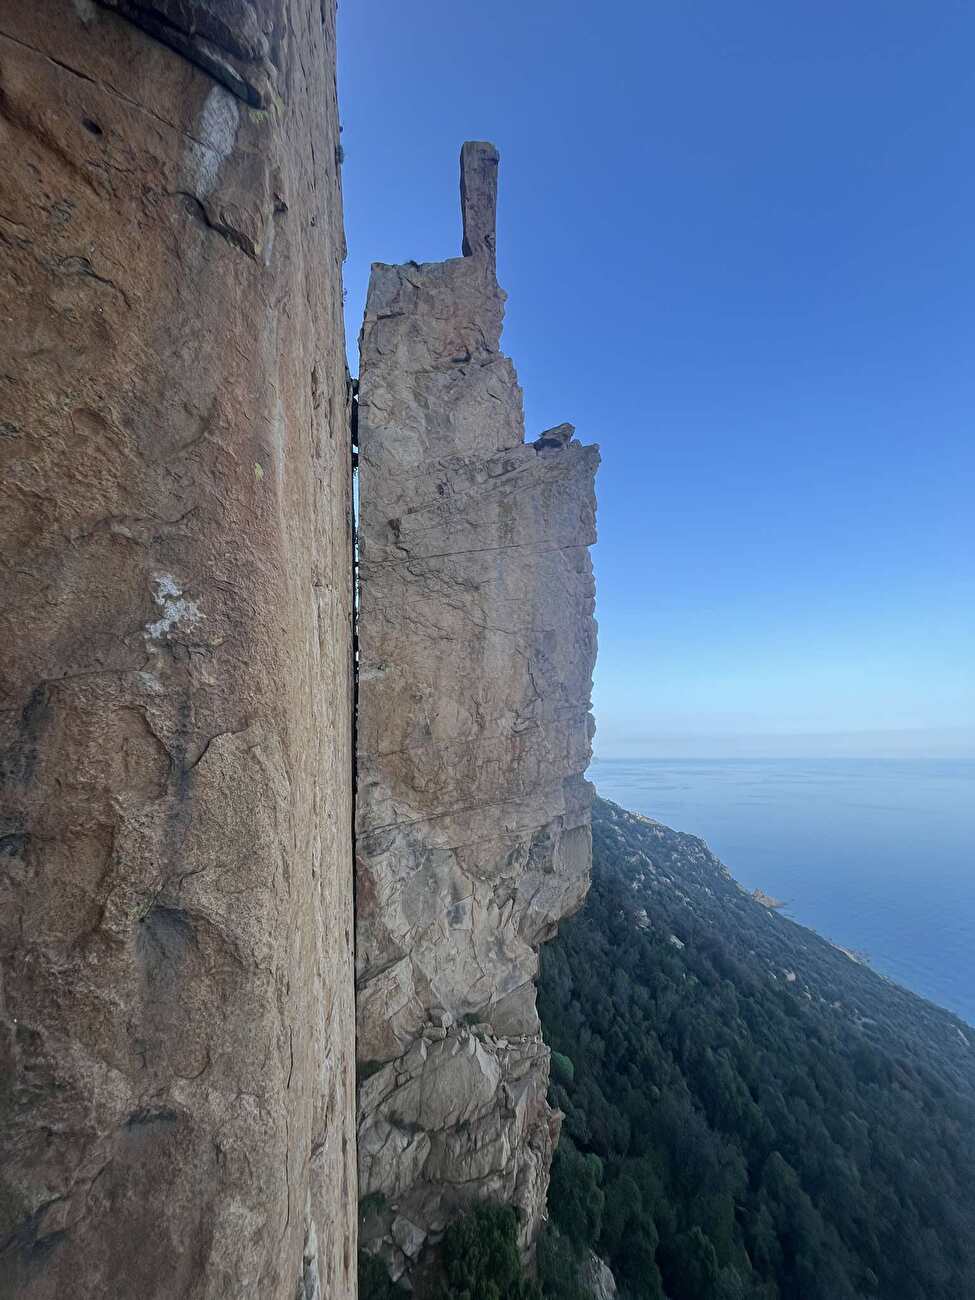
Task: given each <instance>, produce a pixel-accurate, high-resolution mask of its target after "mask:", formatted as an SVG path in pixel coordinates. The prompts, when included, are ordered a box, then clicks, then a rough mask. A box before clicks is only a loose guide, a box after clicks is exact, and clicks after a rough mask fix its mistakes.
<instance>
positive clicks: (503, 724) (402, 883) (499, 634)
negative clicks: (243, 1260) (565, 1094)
mask: <svg viewBox="0 0 975 1300" xmlns="http://www.w3.org/2000/svg"><path fill="white" fill-rule="evenodd" d="M497 176H498V154H497V152H496V150H495V149H494V147H493V146H492V145H490V144H485V143H480V142H472V143H468V144H465V145H464V148H463V150H462V153H461V206H462V212H463V256H462V257H459V258H453V259H451V260H449V261H446V262H436V263H431V264H425V265H418V264H417V263H413V262H411V263H407V264H406V265H403V266H387V265H383V264H377V265H374V267H373V270H372V277H371V282H370V286H369V295H368V301H367V306H366V316H365V323H364V325H363V330H362V341H361V369H360V387H359V415H358V430H359V435H358V436H359V466H360V499H361V515H360V531H359V563H360V570H359V572H360V613H359V705H358V730H357V736H358V741H357V746H358V748H357V759H358V790H357V816H356V828H357V868H356V882H357V895H356V916H357V930H356V932H357V951H356V965H357V989H358V992H357V998H358V1004H357V1005H358V1058H359V1071H360V1088H359V1177H360V1194H361V1195H362V1196H363V1197H364V1198H366V1199H365V1202H364V1207H365V1215H364V1220H363V1225H362V1229H361V1231H362V1234H363V1239H364V1244H365V1245H366V1247H367V1248H368V1249H370V1250H372V1251H374V1252H377V1253H380V1254H381V1255H382V1256H383V1257H384V1258H385V1259H386V1261H387V1263H388V1264H389V1266H390V1269H391V1272H392V1273H393V1275H394V1276H400V1275H402V1274H403V1273H404V1272H406V1273H408V1274H409V1273H410V1272H412V1270H413V1269H414V1267H415V1265H416V1263H417V1261H418V1259H419V1258H420V1256H421V1253H422V1251H423V1247H424V1245H425V1243H426V1242H427V1241H436V1240H437V1237H438V1234H439V1233H440V1232H441V1231H442V1229H443V1228H444V1226H445V1224H446V1223H447V1222H448V1221H449V1219H450V1218H451V1217H453V1216H454V1215H456V1213H457V1212H458V1211H459V1210H460V1209H461V1208H463V1207H464V1206H465V1205H467V1204H469V1203H470V1202H472V1201H475V1200H481V1199H486V1198H492V1199H496V1200H500V1201H503V1202H507V1203H511V1204H514V1205H515V1206H516V1207H518V1209H519V1211H520V1214H521V1236H522V1243H523V1245H524V1246H525V1247H528V1246H530V1244H531V1241H532V1240H533V1237H534V1235H535V1232H536V1230H537V1228H538V1225H539V1222H540V1219H541V1216H542V1213H543V1211H544V1201H545V1193H546V1189H547V1185H548V1175H549V1166H550V1163H551V1157H552V1151H553V1147H554V1144H555V1141H556V1139H557V1135H558V1123H559V1117H558V1115H557V1114H556V1113H554V1112H553V1111H552V1110H551V1109H550V1108H549V1106H548V1104H547V1102H546V1100H545V1094H546V1087H547V1084H548V1074H549V1053H548V1049H547V1048H546V1047H545V1045H544V1044H543V1043H542V1041H541V1038H540V1033H539V1022H538V1016H537V1014H536V1010H535V987H534V982H533V981H534V977H535V974H536V971H537V965H538V956H537V953H538V947H539V945H540V944H541V943H542V942H543V941H544V940H545V939H547V938H549V937H550V936H551V935H552V934H553V933H554V930H555V927H556V926H557V924H558V921H559V919H560V918H562V917H564V916H567V915H569V914H570V913H571V912H572V911H574V910H575V909H576V908H577V907H578V906H579V905H580V903H581V902H582V900H583V898H584V896H585V893H586V890H587V887H588V883H589V874H590V866H591V834H590V800H591V788H590V786H589V785H588V784H587V782H586V781H585V779H584V776H583V773H584V772H585V770H586V767H587V766H588V763H589V758H590V742H591V735H592V721H591V717H590V712H589V708H590V691H591V684H592V669H593V663H594V658H595V650H596V628H595V622H594V620H593V594H594V593H593V579H592V569H591V565H590V559H589V552H588V547H589V545H590V544H591V543H592V542H593V541H594V540H595V499H594V491H593V482H594V475H595V471H596V466H597V464H598V452H597V449H596V448H595V447H592V446H581V445H580V444H579V443H578V442H576V441H575V440H574V438H573V436H572V435H573V429H572V426H571V425H568V424H563V425H559V426H558V427H557V428H554V429H550V430H548V431H546V432H545V433H543V434H542V435H541V436H540V437H539V438H537V439H536V440H535V441H534V442H530V443H526V442H525V435H524V420H523V415H522V400H521V390H520V389H519V387H518V382H517V378H516V376H515V372H514V368H513V366H512V364H511V362H510V361H509V360H508V358H507V357H505V356H503V355H502V354H501V352H500V351H499V341H500V334H501V321H502V314H503V304H504V294H503V293H502V292H501V290H500V289H499V287H498V283H497V279H496V274H495V206H496V195H497Z"/></svg>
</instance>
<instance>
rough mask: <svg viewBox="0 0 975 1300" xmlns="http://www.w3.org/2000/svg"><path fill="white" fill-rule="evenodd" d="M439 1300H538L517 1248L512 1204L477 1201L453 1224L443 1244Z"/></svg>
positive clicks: (535, 1288)
mask: <svg viewBox="0 0 975 1300" xmlns="http://www.w3.org/2000/svg"><path fill="white" fill-rule="evenodd" d="M440 1263H441V1267H442V1269H443V1278H444V1280H443V1282H442V1284H441V1287H440V1289H439V1291H438V1292H437V1300H540V1297H539V1292H538V1288H537V1287H536V1286H535V1284H534V1283H533V1282H531V1281H530V1280H529V1279H528V1278H527V1277H526V1276H525V1273H524V1270H523V1268H522V1265H521V1257H520V1255H519V1253H518V1220H517V1218H516V1217H515V1212H514V1210H513V1209H512V1208H511V1206H510V1205H479V1206H477V1207H476V1208H475V1209H473V1210H471V1211H470V1212H469V1213H468V1214H465V1215H464V1217H463V1218H462V1219H458V1220H457V1221H456V1222H455V1223H452V1224H451V1225H450V1227H449V1228H448V1229H447V1231H446V1232H445V1233H444V1239H443V1243H442V1245H441V1247H440Z"/></svg>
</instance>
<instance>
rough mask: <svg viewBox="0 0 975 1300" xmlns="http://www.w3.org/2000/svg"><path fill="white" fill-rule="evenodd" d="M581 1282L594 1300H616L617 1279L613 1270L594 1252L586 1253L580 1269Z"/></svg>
mask: <svg viewBox="0 0 975 1300" xmlns="http://www.w3.org/2000/svg"><path fill="white" fill-rule="evenodd" d="M580 1281H581V1282H582V1285H583V1286H584V1287H585V1288H586V1290H587V1291H588V1292H589V1294H590V1296H591V1297H592V1300H615V1297H616V1278H615V1277H614V1276H613V1270H612V1269H611V1268H610V1267H609V1265H608V1264H607V1263H606V1261H605V1260H602V1259H600V1258H599V1256H598V1255H597V1254H596V1252H595V1251H593V1250H590V1251H587V1253H586V1258H585V1260H584V1261H583V1264H582V1268H581V1269H580Z"/></svg>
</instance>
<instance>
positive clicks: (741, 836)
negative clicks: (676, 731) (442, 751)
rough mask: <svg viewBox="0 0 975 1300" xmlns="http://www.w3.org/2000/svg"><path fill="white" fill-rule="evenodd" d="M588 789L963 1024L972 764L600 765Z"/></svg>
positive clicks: (971, 917) (968, 1008) (971, 911)
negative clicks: (672, 834) (705, 852)
mask: <svg viewBox="0 0 975 1300" xmlns="http://www.w3.org/2000/svg"><path fill="white" fill-rule="evenodd" d="M589 779H590V780H591V781H593V782H594V783H595V786H596V789H597V790H598V791H599V793H600V794H601V795H604V796H605V797H606V798H607V799H612V800H614V801H615V802H616V803H619V804H622V805H623V807H624V808H629V809H631V810H632V811H633V812H639V813H643V814H644V815H646V816H648V817H654V818H656V819H657V820H658V821H661V822H664V823H665V824H666V825H668V826H672V827H673V828H674V829H675V830H681V831H690V832H691V833H692V834H694V835H699V836H701V838H702V839H704V840H706V841H707V843H708V845H709V846H710V847H711V849H712V850H713V851H714V852H715V853H716V854H717V856H718V857H719V858H720V859H721V860H722V862H724V863H725V865H726V866H727V867H728V869H729V870H730V871H731V873H732V875H733V876H735V878H736V879H737V880H739V881H740V882H741V883H742V884H743V885H745V886H747V888H748V889H754V888H756V887H760V888H761V889H763V890H765V892H766V893H767V894H771V895H772V896H773V897H774V898H779V899H783V900H784V901H785V902H786V903H787V904H788V906H787V908H786V911H787V913H788V915H789V916H791V917H792V918H793V919H794V920H796V921H800V922H802V924H803V925H809V926H812V927H813V929H815V930H818V931H819V933H820V934H822V935H824V936H825V937H826V938H827V939H831V940H832V941H833V942H834V943H838V944H840V945H841V946H842V947H844V948H852V949H856V950H857V951H858V952H861V953H864V954H865V955H866V956H867V957H868V958H869V960H870V964H871V965H872V966H873V967H874V969H875V970H878V971H880V972H881V973H882V974H884V975H887V976H889V977H890V978H891V979H894V980H896V981H897V982H898V983H899V984H903V985H905V986H906V987H907V988H910V989H913V990H914V991H915V992H916V993H920V994H922V995H923V996H924V997H926V998H930V999H931V1001H932V1002H937V1003H939V1004H940V1005H941V1006H943V1007H948V1008H949V1010H951V1011H954V1012H956V1013H957V1014H958V1015H960V1016H963V1017H964V1018H965V1019H966V1020H968V1021H969V1022H970V1023H972V1024H975V761H972V760H945V761H940V760H927V761H900V760H884V759H867V760H851V759H811V760H797V759H769V760H760V759H754V760H752V759H712V760H706V761H705V760H697V759H693V760H688V759H672V760H668V759H638V760H637V759H602V760H597V761H595V762H594V763H593V765H592V767H591V768H590V770H589Z"/></svg>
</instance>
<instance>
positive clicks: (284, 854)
mask: <svg viewBox="0 0 975 1300" xmlns="http://www.w3.org/2000/svg"><path fill="white" fill-rule="evenodd" d="M0 11H2V12H0V153H2V157H3V178H2V182H0V185H2V189H3V201H2V203H0V249H2V256H0V321H2V324H0V554H2V556H3V560H4V566H3V600H2V602H0V646H2V647H3V653H2V655H0V661H2V662H0V1297H4V1300H6V1297H8V1296H16V1297H18V1300H55V1298H56V1300H68V1298H69V1297H70V1298H71V1300H96V1297H109V1296H111V1297H118V1298H119V1300H136V1297H138V1300H177V1298H178V1300H217V1298H221V1297H225V1298H230V1297H234V1298H235V1300H236V1298H238V1297H241V1298H242V1297H260V1300H295V1296H296V1295H297V1294H298V1291H299V1288H300V1290H301V1294H302V1295H305V1296H307V1297H311V1296H313V1295H315V1294H323V1295H326V1296H328V1297H330V1300H342V1298H343V1297H351V1296H353V1295H354V1294H355V1287H356V1277H355V1233H356V1216H355V1201H356V1193H355V1127H354V1123H355V1116H354V1094H355V1073H354V1050H353V1049H354V984H353V965H352V941H353V928H352V927H353V920H352V883H353V877H352V834H351V830H352V752H351V751H352V743H351V726H352V718H351V699H352V675H351V665H352V654H351V646H352V626H351V616H352V545H351V541H352V539H351V528H350V509H351V463H350V454H349V436H350V428H349V425H350V421H349V409H348V385H347V377H346V368H345V343H344V328H343V321H342V276H341V265H342V258H343V256H344V251H345V249H344V237H343V231H342V195H341V182H340V168H339V159H340V151H339V124H338V111H337V104H336V98H335V84H334V68H335V62H334V60H335V27H334V5H333V3H332V2H331V0H138V3H136V2H135V0H102V3H94V2H93V0H73V2H72V3H68V2H67V0H28V2H25V3H7V4H0Z"/></svg>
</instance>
